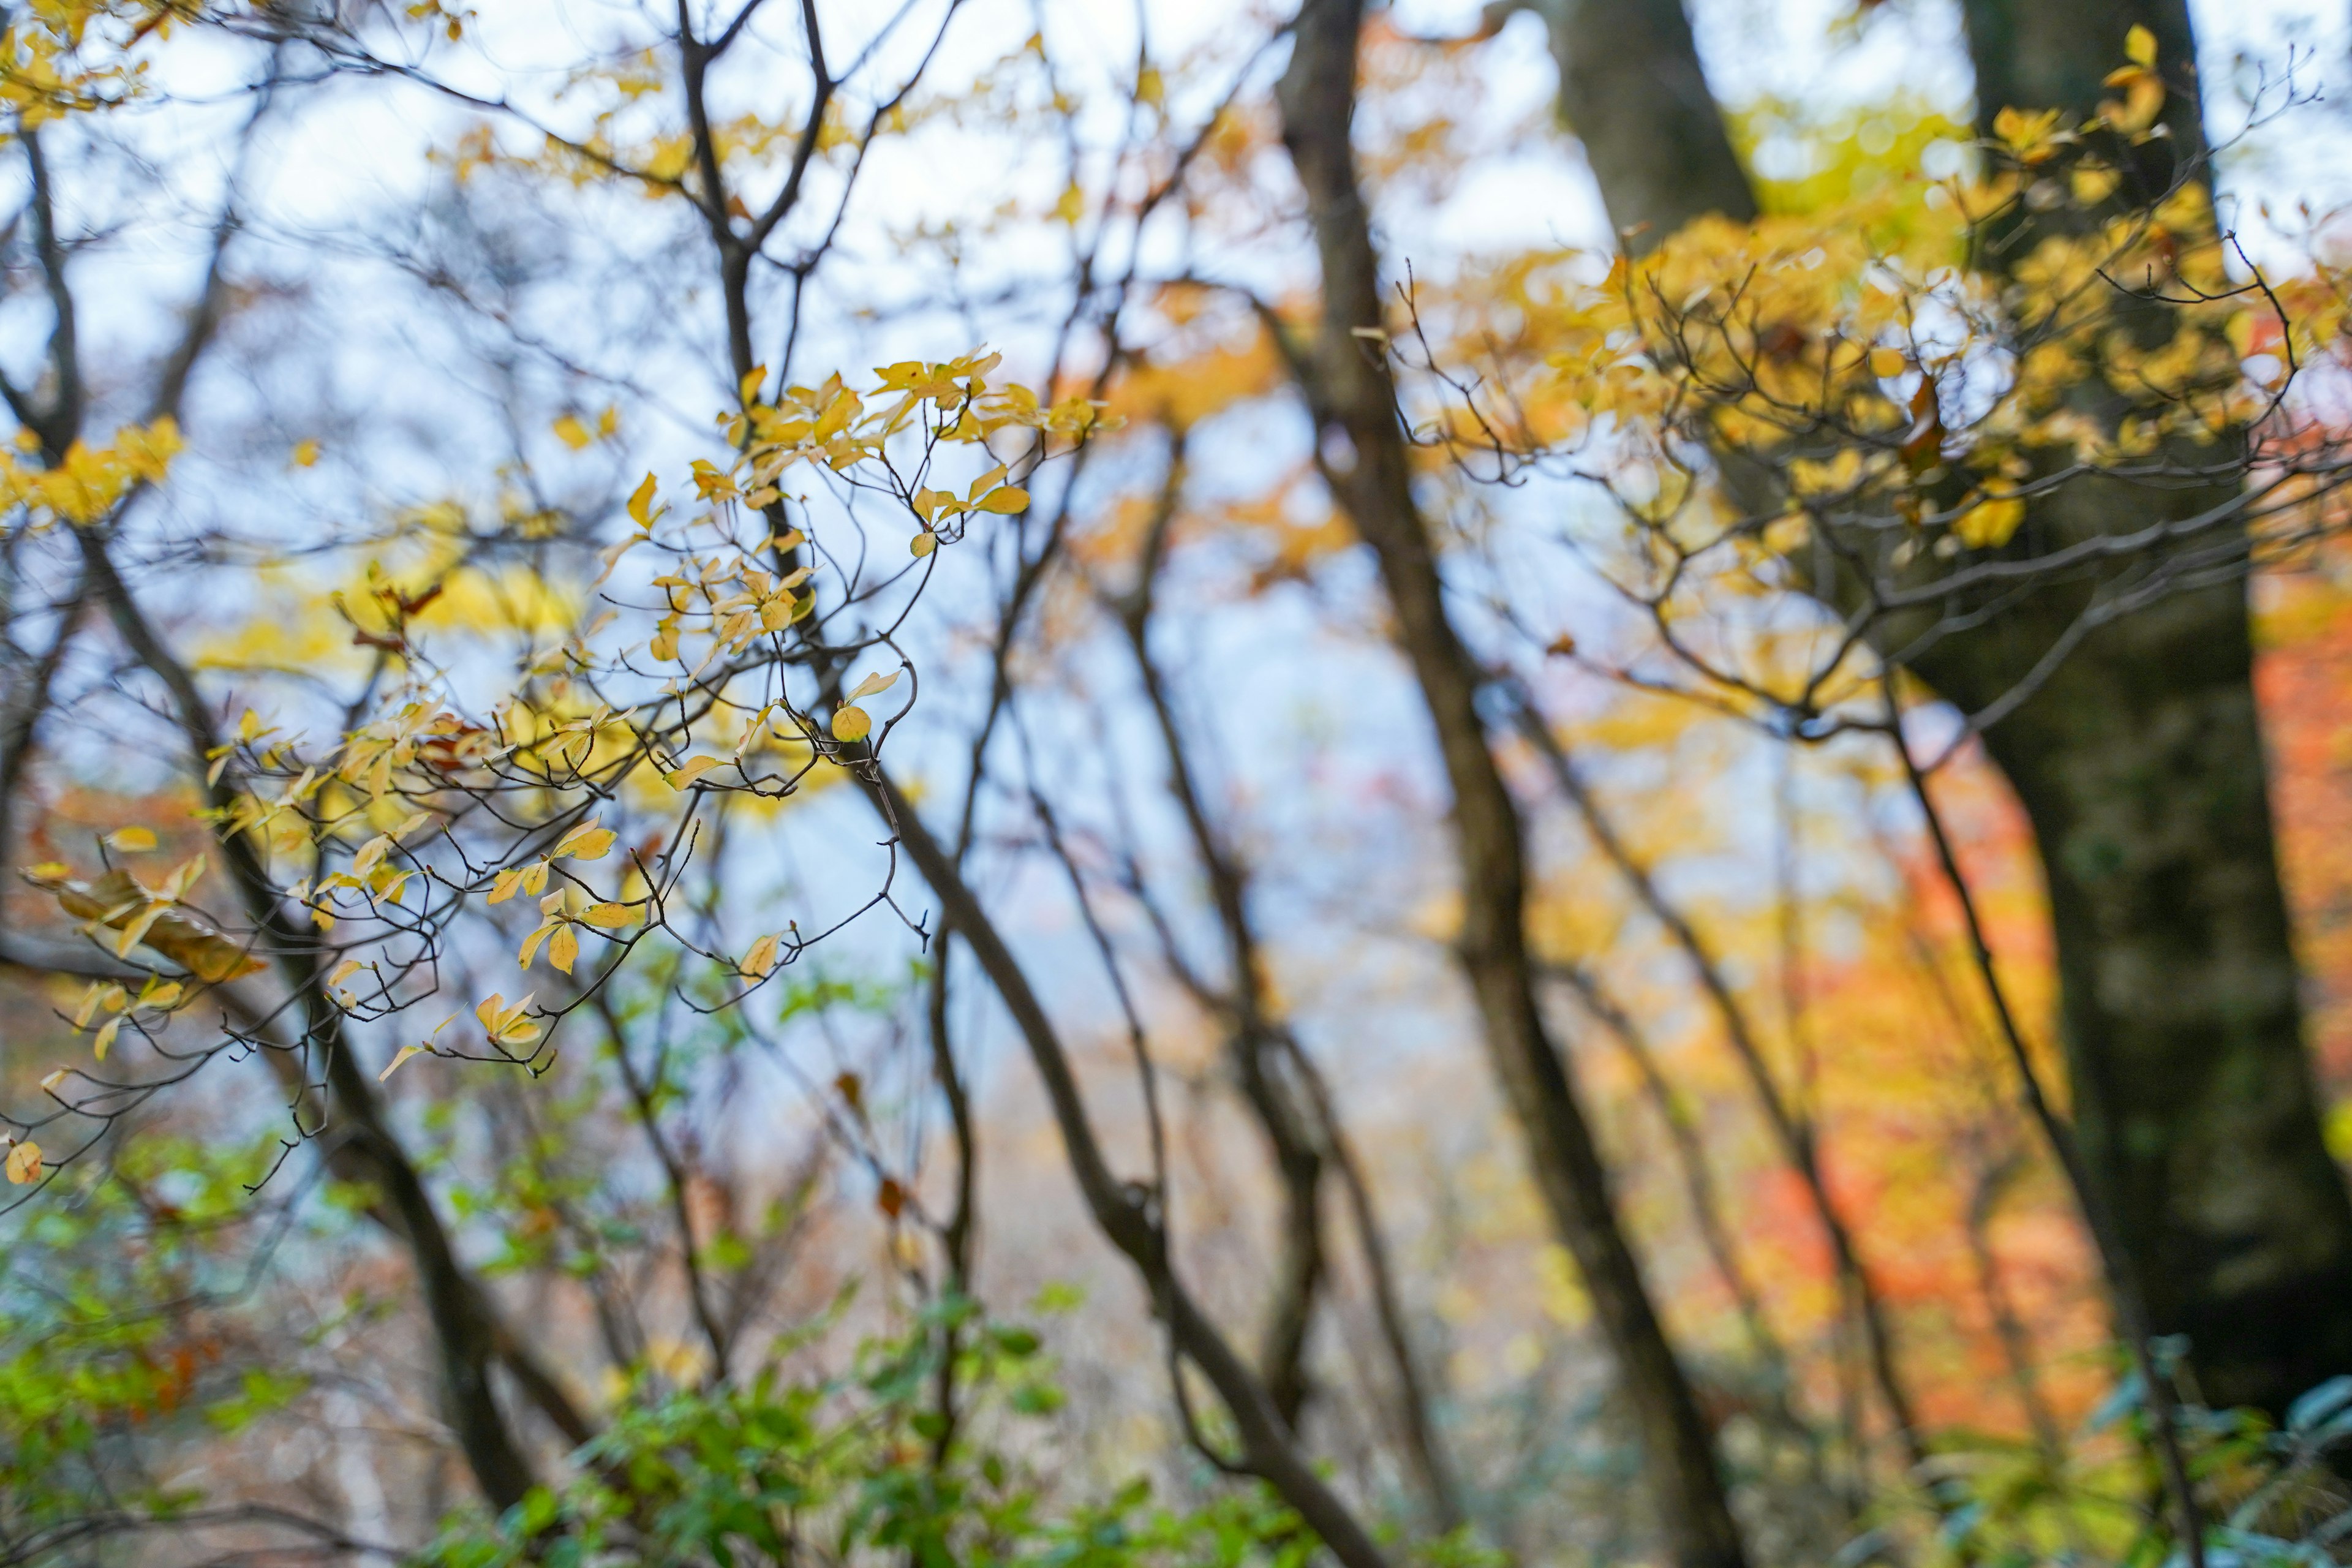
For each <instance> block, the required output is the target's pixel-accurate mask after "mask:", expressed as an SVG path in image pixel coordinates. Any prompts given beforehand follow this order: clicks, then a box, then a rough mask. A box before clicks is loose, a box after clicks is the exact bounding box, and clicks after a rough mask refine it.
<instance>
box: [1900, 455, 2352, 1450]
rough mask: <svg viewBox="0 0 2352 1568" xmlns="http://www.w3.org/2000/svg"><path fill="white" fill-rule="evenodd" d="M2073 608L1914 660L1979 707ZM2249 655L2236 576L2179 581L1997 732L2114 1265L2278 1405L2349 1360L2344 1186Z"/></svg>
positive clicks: (2351, 1214)
mask: <svg viewBox="0 0 2352 1568" xmlns="http://www.w3.org/2000/svg"><path fill="white" fill-rule="evenodd" d="M2085 499H2089V498H2085ZM2166 499H2167V500H2169V499H2170V498H2166ZM2101 500H2102V501H2103V502H2104V505H2105V508H2111V509H2113V512H2114V514H2115V515H2116V516H2118V517H2120V516H2123V515H2126V509H2127V508H2129V500H2128V499H2127V498H2112V499H2110V498H2101ZM2175 504H2177V503H2175ZM2148 510H2152V508H2150V509H2148ZM2167 510H2171V508H2170V507H2168V508H2167ZM2128 515H2130V516H2132V517H2135V518H2139V519H2144V518H2145V517H2146V516H2147V510H2140V509H2131V510H2129V511H2128ZM2062 626H2063V611H2061V610H2059V609H2058V608H2057V607H2056V606H2053V607H2051V609H2050V610H2048V611H2041V610H2039V608H2038V607H2037V606H2028V607H2027V608H2025V609H2024V610H2021V612H2019V613H2017V614H2016V615H2014V616H2011V618H2010V619H2009V620H2008V621H2007V622H2006V623H2005V624H2004V623H1996V624H1995V625H1994V626H1992V627H1990V628H1988V629H1987V630H1984V631H1979V632H1976V633H1974V634H1971V635H1970V636H1969V637H1966V638H1964V639H1959V640H1956V641H1955V642H1954V643H1952V644H1948V645H1946V647H1944V648H1942V649H1938V650H1937V652H1936V653H1934V654H1931V655H1930V656H1928V657H1927V658H1924V659H1921V660H1920V661H1918V668H1919V669H1920V672H1921V673H1922V674H1924V675H1926V676H1927V677H1928V678H1929V679H1931V680H1932V681H1934V682H1935V683H1936V685H1937V688H1938V689H1940V690H1941V691H1942V692H1943V693H1944V694H1945V695H1946V696H1948V697H1949V698H1950V699H1952V700H1955V701H1957V702H1960V703H1962V704H1963V705H1966V706H1972V707H1973V706H1980V705H1981V703H1982V702H1985V701H1990V700H1992V699H1994V698H1997V697H1998V696H2000V694H2001V692H2002V691H2003V690H2005V689H2007V687H2008V685H2009V683H2010V682H2011V680H2013V679H2015V678H2016V677H2017V675H2018V674H2019V673H2020V672H2021V666H2022V664H2023V663H2024V661H2025V660H2026V658H2028V657H2029V656H2032V655H2037V654H2038V653H2039V652H2040V650H2041V648H2042V647H2046V646H2047V645H2048V641H2049V639H2050V638H2052V637H2055V636H2056V635H2057V633H2058V631H2059V630H2060V629H2061V627H2062ZM2004 655H2005V656H2006V657H2004ZM1985 744H1986V748H1987V750H1988V751H1990V752H1991V753H1992V756H1993V760H1994V761H1995V762H1997V763H2000V768H2001V771H2002V772H2003V773H2006V774H2007V775H2008V776H2009V781H2010V784H2011V786H2012V787H2013V788H2014V789H2015V790H2016V792H2017V795H2018V798H2019V799H2020V800H2021V802H2022V803H2023V805H2024V806H2025V810H2026V814H2027V816H2029V817H2030V818H2031V819H2032V824H2033V831H2034V836H2035V838H2036V840H2037V841H2038V843H2039V845H2040V847H2041V858H2042V872H2043V875H2044V877H2045V878H2046V879H2047V880H2048V884H2049V889H2050V910H2051V916H2052V922H2053V926H2054V928H2055V932H2056V936H2057V947H2058V972H2059V994H2060V998H2061V1004H2060V1005H2061V1020H2062V1023H2063V1037H2064V1040H2065V1047H2066V1061H2067V1067H2068V1070H2069V1074H2070V1077H2071V1079H2072V1083H2073V1087H2074V1093H2073V1100H2074V1126H2075V1135H2076V1139H2077V1142H2079V1143H2080V1144H2081V1147H2082V1150H2083V1153H2084V1163H2085V1164H2086V1166H2087V1167H2088V1172H2089V1175H2090V1178H2091V1179H2092V1180H2093V1181H2094V1182H2095V1183H2096V1184H2098V1186H2099V1188H2100V1191H2101V1194H2102V1196H2103V1197H2104V1198H2105V1202H2106V1205H2107V1208H2108V1212H2109V1214H2110V1215H2112V1216H2113V1219H2114V1222H2115V1226H2116V1231H2117V1233H2118V1239H2119V1240H2120V1241H2121V1242H2122V1244H2123V1247H2124V1253H2125V1257H2124V1259H2123V1265H2124V1267H2126V1268H2130V1269H2131V1270H2132V1272H2133V1275H2134V1277H2135V1281H2136V1283H2137V1286H2138V1288H2139V1291H2140V1294H2141V1296H2142V1298H2143V1299H2144V1300H2146V1302H2147V1311H2148V1322H2149V1326H2150V1327H2151V1328H2152V1329H2153V1330H2154V1331H2156V1332H2158V1333H2164V1334H2186V1335H2188V1336H2189V1341H2190V1345H2191V1364H2192V1365H2193V1366H2194V1367H2195V1368H2196V1371H2197V1374H2198V1382H2199V1386H2200V1392H2201V1393H2202V1394H2203V1396H2204V1397H2205V1398H2206V1400H2208V1401H2209V1402H2210V1403H2212V1404H2214V1405H2255V1406H2257V1407H2259V1408H2261V1409H2263V1410H2266V1411H2268V1412H2270V1413H2271V1414H2272V1415H2274V1416H2275V1415H2280V1414H2282V1413H2283V1412H2284V1410H2285V1408H2286V1406H2287V1405H2288V1404H2289V1403H2290V1402H2292V1401H2293V1400H2294V1397H2295V1395H2296V1394H2300V1393H2302V1392H2303V1391H2304V1390H2305V1389H2307V1388H2309V1387H2310V1386H2311V1385H2312V1384H2315V1383H2317V1382H2319V1381H2320V1380H2321V1379H2322V1378H2324V1377H2326V1376H2329V1375H2331V1374H2333V1373H2339V1372H2345V1371H2347V1370H2352V1201H2347V1196H2346V1193H2345V1187H2344V1183H2343V1179H2342V1177H2341V1174H2340V1173H2338V1172H2337V1170H2336V1165H2335V1163H2334V1162H2333V1161H2332V1160H2331V1159H2330V1158H2329V1156H2328V1153H2327V1149H2326V1144H2325V1143H2324V1142H2322V1140H2321V1134H2320V1122H2319V1115H2318V1111H2317V1109H2316V1107H2317V1095H2316V1093H2315V1089H2314V1087H2313V1083H2312V1079H2311V1072H2310V1068H2309V1065H2308V1063H2307V1062H2306V1060H2305V1055H2304V1049H2303V1035H2302V1009H2301V1006H2300V1005H2299V1002H2298V999H2297V995H2296V973H2295V964H2294V951H2293V948H2292V945H2291V943H2290V942H2289V940H2288V928H2287V915H2286V905H2285V901H2284V899H2283V898H2282V897H2281V895H2280V890H2279V879H2278V873H2277V865H2276V859H2275V846H2274V844H2273V839H2272V835H2271V816H2270V803H2269V798H2268V794H2267V790H2266V782H2267V781H2266V780H2265V778H2264V769H2263V749H2262V736H2261V731H2260V730H2259V728H2258V727H2257V723H2256V715H2255V711H2254V695H2253V685H2252V648H2251V645H2250V643H2249V641H2248V637H2247V626H2246V601H2245V592H2244V588H2243V586H2242V584H2239V583H2236V582H2227V583H2223V584H2221V585H2219V586H2214V587H2208V588H2202V589H2199V590H2197V591H2195V592H2193V593H2186V594H2181V595H2177V596H2174V597H2172V598H2169V599H2167V600H2164V601H2161V602H2159V603H2158V604H2157V605H2153V606H2151V607H2149V608H2147V609H2144V610H2140V611H2138V612H2137V613H2135V614H2133V615H2130V616H2125V617H2124V618H2122V619H2120V620H2118V621H2116V622H2115V623H2113V624H2111V625H2109V626H2105V627H2104V628H2103V629H2101V630H2099V631H2097V632H2095V633H2093V634H2092V635H2091V636H2090V637H2087V638H2086V639H2084V644H2083V646H2082V647H2080V648H2078V649H2076V650H2075V652H2074V654H2073V655H2072V656H2071V657H2070V658H2068V659H2067V660H2066V662H2065V663H2063V664H2062V665H2061V666H2059V668H2058V669H2057V671H2056V673H2055V674H2054V675H2053V677H2052V678H2051V679H2050V682H2049V684H2048V685H2047V686H2045V687H2043V688H2042V689H2041V691H2040V692H2039V693H2038V694H2037V695H2036V696H2034V698H2033V699H2032V700H2030V701H2028V702H2026V703H2024V704H2022V705H2021V707H2020V708H2019V709H2018V710H2017V711H2016V712H2015V713H2013V714H2011V716H2010V717H2008V718H2007V719H2005V720H2003V721H2001V722H2000V723H1999V724H1997V725H1995V726H1993V727H1992V728H1991V729H1990V730H1989V731H1986V734H1985Z"/></svg>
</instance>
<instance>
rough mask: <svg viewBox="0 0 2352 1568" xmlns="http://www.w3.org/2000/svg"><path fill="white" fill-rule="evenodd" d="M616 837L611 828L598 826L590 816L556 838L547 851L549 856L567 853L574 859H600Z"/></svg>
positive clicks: (610, 847) (608, 850) (553, 856)
mask: <svg viewBox="0 0 2352 1568" xmlns="http://www.w3.org/2000/svg"><path fill="white" fill-rule="evenodd" d="M616 837H619V836H618V835H617V834H615V833H614V831H613V830H612V829H611V828H609V827H600V826H597V822H596V818H594V817H593V816H592V817H590V818H589V819H588V820H587V821H585V822H583V823H582V824H581V825H580V826H577V827H575V828H573V829H572V831H571V832H569V833H567V834H565V835H564V836H563V837H562V838H559V839H557V840H556V842H555V847H554V848H553V849H551V850H550V851H549V852H548V854H549V858H556V857H559V856H567V855H568V856H570V857H571V858H572V859H574V860H602V859H603V858H604V857H605V855H606V854H607V853H609V852H610V851H611V849H612V847H613V841H614V839H615V838H616Z"/></svg>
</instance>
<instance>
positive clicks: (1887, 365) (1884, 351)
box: [1870, 347, 1910, 381]
mask: <svg viewBox="0 0 2352 1568" xmlns="http://www.w3.org/2000/svg"><path fill="white" fill-rule="evenodd" d="M1909 366H1910V361H1908V360H1906V359H1905V358H1904V357H1903V351H1902V350H1901V349H1896V348H1885V347H1881V348H1874V349H1873V350H1871V351H1870V374H1873V375H1874V376H1876V377H1877V378H1878V379H1879V380H1881V381H1889V380H1892V379H1893V378H1895V376H1898V375H1901V374H1903V373H1904V371H1905V370H1906V369H1907V368H1909Z"/></svg>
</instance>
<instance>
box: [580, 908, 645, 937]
mask: <svg viewBox="0 0 2352 1568" xmlns="http://www.w3.org/2000/svg"><path fill="white" fill-rule="evenodd" d="M580 918H581V919H582V920H583V921H587V922H588V923H589V924H590V925H592V926H602V927H604V929H605V930H607V931H610V930H612V929H614V927H617V926H625V925H629V924H632V923H634V922H635V920H636V918H637V911H636V909H635V906H634V905H630V904H591V905H589V906H588V910H587V912H586V913H585V914H583V915H582V916H581V917H580Z"/></svg>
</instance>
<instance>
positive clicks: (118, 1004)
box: [74, 980, 130, 1029]
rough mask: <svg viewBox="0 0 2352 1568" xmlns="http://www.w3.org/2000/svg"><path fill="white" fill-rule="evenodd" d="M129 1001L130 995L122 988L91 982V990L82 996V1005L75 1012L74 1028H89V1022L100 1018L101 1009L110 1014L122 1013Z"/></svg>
mask: <svg viewBox="0 0 2352 1568" xmlns="http://www.w3.org/2000/svg"><path fill="white" fill-rule="evenodd" d="M128 1000H130V996H129V994H128V993H127V992H125V991H124V990H123V989H122V987H121V986H120V985H110V984H107V983H105V982H104V981H100V980H93V981H91V982H90V983H89V990H87V991H85V992H83V993H82V994H81V1005H80V1006H79V1007H78V1008H76V1009H75V1010H74V1027H75V1028H77V1029H87V1028H89V1021H90V1020H91V1019H92V1018H94V1017H96V1016H98V1010H99V1009H100V1007H104V1008H106V1009H108V1010H109V1011H110V1012H115V1013H120V1012H121V1011H122V1006H123V1004H124V1003H125V1002H127V1001H128Z"/></svg>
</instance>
